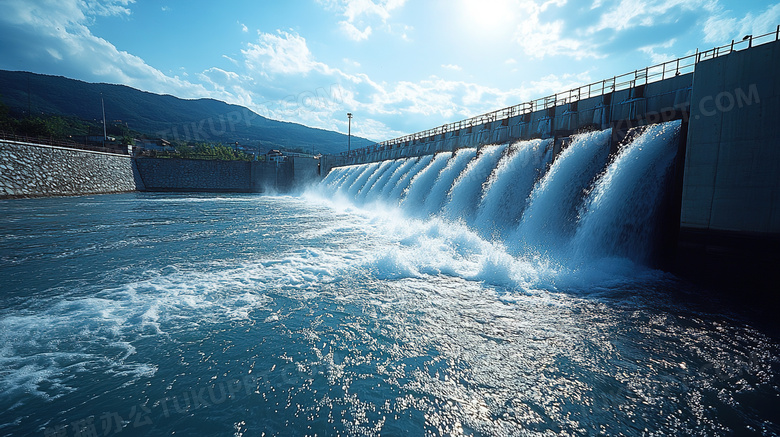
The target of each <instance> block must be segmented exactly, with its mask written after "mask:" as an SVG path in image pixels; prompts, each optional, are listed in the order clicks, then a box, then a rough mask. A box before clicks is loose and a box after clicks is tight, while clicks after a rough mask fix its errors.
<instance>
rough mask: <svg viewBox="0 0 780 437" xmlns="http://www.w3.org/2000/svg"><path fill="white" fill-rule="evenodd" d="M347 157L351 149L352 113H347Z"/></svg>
mask: <svg viewBox="0 0 780 437" xmlns="http://www.w3.org/2000/svg"><path fill="white" fill-rule="evenodd" d="M347 123H348V124H347V126H348V127H347V155H349V151H350V150H351V149H352V113H351V112H347Z"/></svg>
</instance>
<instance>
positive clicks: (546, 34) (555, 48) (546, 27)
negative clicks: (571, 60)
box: [514, 1, 596, 59]
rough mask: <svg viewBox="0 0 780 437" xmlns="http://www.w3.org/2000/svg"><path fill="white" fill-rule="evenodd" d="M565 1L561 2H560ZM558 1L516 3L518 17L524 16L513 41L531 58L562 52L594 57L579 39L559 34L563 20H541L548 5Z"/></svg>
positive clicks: (570, 54) (567, 54)
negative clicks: (518, 10) (518, 7)
mask: <svg viewBox="0 0 780 437" xmlns="http://www.w3.org/2000/svg"><path fill="white" fill-rule="evenodd" d="M563 3H565V1H564V2H563ZM560 4H561V2H555V1H550V2H547V3H543V4H541V5H539V4H537V3H536V2H535V1H526V2H523V4H522V5H521V6H520V9H521V12H520V13H519V16H521V17H524V19H523V21H522V22H521V23H520V24H519V25H518V26H517V29H516V31H515V37H514V38H515V42H517V43H518V44H519V45H520V47H521V48H522V49H523V51H524V52H525V54H526V55H528V56H530V57H531V58H544V57H547V56H556V55H565V56H571V57H575V58H578V59H580V58H584V57H595V56H596V55H595V53H594V52H593V51H592V50H591V49H590V47H591V46H589V45H587V44H585V41H583V40H582V39H579V38H569V37H565V36H563V29H564V22H563V21H562V20H556V21H551V22H545V21H542V20H541V18H540V15H541V13H542V12H544V11H545V10H546V9H547V8H549V7H550V6H553V5H555V6H559V5H560Z"/></svg>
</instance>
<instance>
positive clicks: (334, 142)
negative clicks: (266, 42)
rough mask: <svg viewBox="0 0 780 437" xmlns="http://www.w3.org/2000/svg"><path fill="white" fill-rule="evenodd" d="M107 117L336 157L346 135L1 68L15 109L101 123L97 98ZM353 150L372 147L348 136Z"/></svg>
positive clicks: (151, 131)
mask: <svg viewBox="0 0 780 437" xmlns="http://www.w3.org/2000/svg"><path fill="white" fill-rule="evenodd" d="M101 93H102V95H103V100H104V102H105V110H106V119H107V120H109V122H112V121H116V122H119V121H121V123H122V124H126V125H127V126H128V127H129V128H131V129H132V130H135V131H138V132H142V133H144V134H146V135H148V136H150V137H153V138H157V137H161V138H166V139H168V140H174V139H179V140H184V141H204V142H205V141H209V142H221V143H224V144H233V143H235V142H239V143H241V144H242V145H249V146H258V145H259V146H260V147H262V148H263V149H272V148H283V149H302V150H306V151H309V150H313V151H314V152H319V153H338V152H342V151H345V150H346V149H347V136H346V135H344V134H341V133H338V132H332V131H327V130H324V129H316V128H311V127H307V126H304V125H301V124H297V123H289V122H283V121H276V120H271V119H268V118H265V117H262V116H260V115H258V114H256V113H255V112H252V111H250V110H249V109H247V108H245V107H243V106H238V105H230V104H227V103H225V102H221V101H218V100H213V99H197V100H185V99H180V98H178V97H174V96H170V95H161V94H154V93H149V92H145V91H140V90H137V89H135V88H131V87H128V86H124V85H111V84H105V83H88V82H83V81H80V80H74V79H68V78H65V77H60V76H48V75H42V74H35V73H28V72H21V71H5V70H0V102H2V103H4V104H5V105H7V106H8V107H9V108H11V109H14V110H16V111H25V112H26V111H28V110H30V111H31V112H32V113H33V114H36V113H45V114H55V115H63V116H74V117H78V118H81V119H85V120H100V119H102V117H103V115H102V112H101V104H100V97H101ZM351 142H352V148H359V147H365V146H369V145H371V144H374V142H373V141H370V140H367V139H365V138H360V137H355V136H353V137H352V140H351Z"/></svg>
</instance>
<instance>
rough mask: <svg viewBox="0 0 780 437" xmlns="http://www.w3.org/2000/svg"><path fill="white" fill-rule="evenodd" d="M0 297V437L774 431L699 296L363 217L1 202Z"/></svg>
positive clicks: (759, 353) (759, 344)
mask: <svg viewBox="0 0 780 437" xmlns="http://www.w3.org/2000/svg"><path fill="white" fill-rule="evenodd" d="M388 167H389V166H388ZM384 170H385V171H387V172H390V171H391V170H393V169H392V168H388V169H384ZM366 176H367V175H366ZM388 177H390V176H389V175H388ZM366 179H367V181H368V180H370V179H369V178H366ZM374 179H375V180H378V179H381V177H380V175H376V177H375V178H374ZM0 290H2V294H1V295H0V434H3V435H68V436H70V435H104V436H108V435H115V434H117V433H120V432H122V433H124V434H123V435H127V434H130V435H170V434H172V433H174V432H175V433H176V434H183V435H247V436H250V435H251V436H254V435H262V433H265V435H277V434H278V435H314V434H317V435H355V436H362V435H399V434H408V435H424V434H428V435H505V436H514V435H538V434H544V435H547V434H550V435H573V434H576V435H592V434H598V433H602V434H606V435H620V434H623V435H642V434H646V435H660V434H677V435H688V434H699V435H718V434H735V433H736V434H756V435H760V434H777V433H780V414H778V413H779V412H780V388H778V382H779V381H778V370H779V367H778V366H779V360H778V351H779V346H780V345H779V344H778V341H777V339H776V338H775V337H773V336H772V335H771V333H770V332H767V331H766V330H765V329H764V328H761V327H759V326H758V325H756V324H754V323H753V322H751V320H750V319H749V318H746V317H744V316H741V315H739V314H737V313H733V312H731V311H730V310H729V308H728V307H726V306H725V305H719V304H717V303H712V302H711V299H710V298H709V294H708V291H707V290H702V289H698V288H696V287H694V286H692V285H690V284H687V283H685V282H683V281H681V280H678V279H676V278H675V277H673V276H672V275H670V274H666V273H663V272H660V271H655V270H650V269H647V268H643V267H640V266H638V265H635V264H633V263H631V262H629V261H626V260H621V259H603V260H594V261H593V262H592V263H590V264H587V265H579V266H577V267H576V268H566V267H563V266H561V265H557V264H555V263H553V262H550V261H546V260H545V259H543V258H539V257H537V256H525V255H523V254H519V255H510V254H508V253H507V250H506V249H505V248H504V247H503V246H502V245H501V244H499V243H495V242H490V241H486V240H484V239H482V238H481V237H479V236H478V234H476V233H474V232H473V231H471V230H469V229H467V228H465V227H464V226H463V225H457V224H452V223H448V222H445V221H442V220H439V219H436V218H433V219H425V220H417V219H414V220H413V219H404V218H403V212H401V211H398V210H395V209H391V208H388V207H383V206H381V205H371V206H366V207H364V208H363V209H357V208H355V207H353V206H351V205H350V204H348V203H338V202H335V201H331V200H325V199H322V198H320V197H318V196H316V195H313V194H309V195H305V196H301V197H262V196H253V195H226V196H221V197H215V196H205V195H154V194H123V195H111V196H96V197H78V198H57V199H31V200H13V201H4V202H2V203H0ZM700 302H701V303H700Z"/></svg>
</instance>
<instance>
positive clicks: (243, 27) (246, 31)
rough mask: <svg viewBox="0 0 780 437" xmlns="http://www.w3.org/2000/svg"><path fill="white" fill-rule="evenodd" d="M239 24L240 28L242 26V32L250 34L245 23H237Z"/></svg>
mask: <svg viewBox="0 0 780 437" xmlns="http://www.w3.org/2000/svg"><path fill="white" fill-rule="evenodd" d="M237 23H238V25H239V26H241V31H242V32H244V33H248V32H249V28H248V27H246V24H244V23H242V22H240V21H237Z"/></svg>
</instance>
